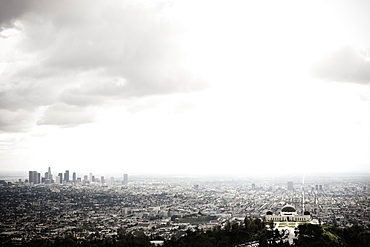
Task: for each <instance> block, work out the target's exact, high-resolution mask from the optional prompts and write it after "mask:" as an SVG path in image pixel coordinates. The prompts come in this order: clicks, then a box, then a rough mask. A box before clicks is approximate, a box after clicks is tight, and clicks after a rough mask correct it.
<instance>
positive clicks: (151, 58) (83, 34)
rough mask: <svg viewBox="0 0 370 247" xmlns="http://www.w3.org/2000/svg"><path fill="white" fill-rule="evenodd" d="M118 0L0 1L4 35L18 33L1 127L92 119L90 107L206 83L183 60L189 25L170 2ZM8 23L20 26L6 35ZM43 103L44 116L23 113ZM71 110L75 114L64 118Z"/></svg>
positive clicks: (8, 63) (5, 80)
mask: <svg viewBox="0 0 370 247" xmlns="http://www.w3.org/2000/svg"><path fill="white" fill-rule="evenodd" d="M16 2H17V4H16ZM117 3H118V2H117V1H107V2H104V4H103V3H102V2H97V3H96V4H91V3H90V2H89V1H68V0H67V1H32V0H27V1H22V4H20V3H19V1H0V16H1V19H0V23H1V27H2V30H3V39H12V38H14V39H16V44H14V50H12V51H11V52H6V51H4V55H3V66H4V69H3V72H2V80H1V95H2V97H1V99H0V107H1V109H3V110H4V111H5V112H6V115H7V116H6V118H7V119H5V120H2V121H1V126H0V128H1V129H2V130H10V129H9V127H7V126H9V125H10V124H11V125H12V128H11V131H14V130H17V127H16V125H19V129H18V130H19V131H22V130H25V128H24V125H25V122H29V124H30V127H32V124H34V123H37V124H49V125H50V124H51V125H53V124H55V125H59V124H62V125H64V124H66V123H68V124H82V123H85V122H86V123H88V122H91V121H92V119H93V117H92V112H93V111H91V106H99V105H104V104H105V103H107V102H109V101H110V100H117V99H125V98H129V97H133V96H137V97H142V96H148V95H161V94H169V93H178V92H192V91H197V90H201V89H203V88H205V86H206V85H205V82H204V80H203V79H202V78H201V77H200V76H199V75H195V74H194V71H192V70H191V69H190V68H188V67H187V64H186V63H185V61H184V59H182V58H183V54H182V52H183V51H182V49H181V48H182V47H181V42H180V41H181V36H182V33H183V32H184V30H182V29H183V28H182V27H181V25H179V24H178V23H176V22H174V21H172V22H171V21H170V20H169V17H168V13H167V10H168V8H170V4H169V3H166V2H161V1H159V2H158V1H157V2H153V3H151V4H145V5H144V3H140V2H139V1H125V2H124V3H123V4H117ZM9 28H14V29H15V31H14V33H13V34H10V35H9V37H6V36H7V34H6V32H5V31H6V30H7V29H9ZM15 36H19V37H15ZM17 50H19V51H17ZM63 104H64V106H63ZM68 105H70V106H68ZM40 106H45V107H46V111H45V112H44V114H45V116H41V119H39V120H38V121H37V122H34V121H35V119H34V118H29V117H24V112H27V114H26V115H30V114H32V113H34V114H36V112H38V111H37V109H38V107H40ZM73 106H78V110H76V109H77V108H74V107H73ZM85 107H88V108H85ZM67 109H73V110H72V113H71V114H68V115H67V117H66V118H67V119H66V120H65V121H61V118H64V114H65V113H66V111H67ZM20 110H22V111H20ZM85 110H86V112H84V111H85ZM76 111H78V112H79V113H80V114H77V112H76ZM53 118H55V120H53ZM19 119H22V120H23V121H21V122H19V121H18V120H19ZM17 123H22V124H17Z"/></svg>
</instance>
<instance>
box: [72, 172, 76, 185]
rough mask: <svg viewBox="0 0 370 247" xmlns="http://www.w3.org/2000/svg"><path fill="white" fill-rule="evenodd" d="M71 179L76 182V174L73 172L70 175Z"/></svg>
mask: <svg viewBox="0 0 370 247" xmlns="http://www.w3.org/2000/svg"><path fill="white" fill-rule="evenodd" d="M72 181H73V183H76V182H77V175H76V173H75V172H74V173H73V175H72Z"/></svg>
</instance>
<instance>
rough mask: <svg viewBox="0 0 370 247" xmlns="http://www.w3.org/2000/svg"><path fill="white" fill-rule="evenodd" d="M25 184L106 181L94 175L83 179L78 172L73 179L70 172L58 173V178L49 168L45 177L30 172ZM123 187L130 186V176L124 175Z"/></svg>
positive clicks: (35, 172) (103, 182) (73, 174)
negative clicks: (78, 175)
mask: <svg viewBox="0 0 370 247" xmlns="http://www.w3.org/2000/svg"><path fill="white" fill-rule="evenodd" d="M110 181H111V182H112V181H114V177H111V180H110ZM25 182H28V183H30V184H65V183H74V184H76V183H83V184H88V183H102V184H105V183H106V180H105V178H104V176H101V177H100V179H99V178H98V177H95V176H94V175H93V174H92V173H90V174H89V175H84V176H83V178H81V177H77V174H76V172H73V173H72V177H70V172H69V170H66V171H65V172H64V173H58V175H57V176H53V174H52V173H51V168H50V167H49V168H48V171H47V172H45V175H44V176H42V175H41V173H39V172H37V171H29V172H28V180H26V181H25ZM122 184H123V185H127V184H128V174H124V175H123V180H122Z"/></svg>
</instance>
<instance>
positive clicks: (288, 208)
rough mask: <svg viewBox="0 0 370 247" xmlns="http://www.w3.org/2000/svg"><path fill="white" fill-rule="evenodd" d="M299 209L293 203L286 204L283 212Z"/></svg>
mask: <svg viewBox="0 0 370 247" xmlns="http://www.w3.org/2000/svg"><path fill="white" fill-rule="evenodd" d="M296 211H297V210H296V209H295V208H294V207H293V206H292V205H285V206H284V207H283V208H282V209H281V212H296Z"/></svg>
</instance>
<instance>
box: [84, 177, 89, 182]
mask: <svg viewBox="0 0 370 247" xmlns="http://www.w3.org/2000/svg"><path fill="white" fill-rule="evenodd" d="M87 181H89V178H88V177H87V175H85V176H84V182H85V183H86V182H87Z"/></svg>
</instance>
